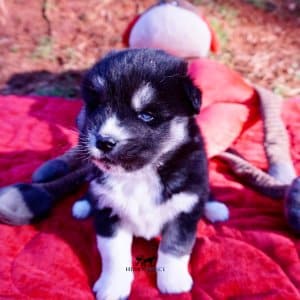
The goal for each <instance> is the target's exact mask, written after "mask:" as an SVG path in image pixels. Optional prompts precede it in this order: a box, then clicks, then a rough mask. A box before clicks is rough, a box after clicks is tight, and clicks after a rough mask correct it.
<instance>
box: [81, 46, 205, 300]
mask: <svg viewBox="0 0 300 300" xmlns="http://www.w3.org/2000/svg"><path fill="white" fill-rule="evenodd" d="M82 94H83V99H84V101H85V105H84V108H83V110H82V111H81V113H80V115H79V119H78V125H79V129H80V141H79V144H80V145H81V147H83V148H84V151H85V152H86V153H88V157H89V158H90V159H91V160H92V161H93V163H94V164H95V165H96V166H97V167H98V168H99V169H100V170H101V171H102V172H101V175H99V176H98V177H97V178H95V179H94V180H93V181H92V182H91V183H90V188H89V198H90V199H91V200H92V202H93V204H94V207H95V212H94V218H95V228H96V233H97V246H98V249H99V252H100V254H101V257H102V272H101V276H100V277H99V279H98V280H97V282H96V283H95V285H94V291H95V293H96V297H97V299H101V300H103V299H122V298H126V297H127V296H128V295H129V294H130V289H131V283H132V280H133V272H130V271H128V269H129V268H130V267H131V263H132V257H131V244H132V239H133V236H138V237H143V238H146V239H151V238H153V237H155V236H158V235H161V242H160V245H159V250H158V258H157V262H156V267H157V286H158V288H159V290H160V291H161V292H162V293H181V292H187V291H189V290H190V289H191V287H192V284H193V281H192V277H191V275H190V274H189V270H188V263H189V258H190V255H191V252H192V249H193V245H194V242H195V236H196V227H197V223H198V221H199V219H200V217H201V216H202V214H203V210H204V205H205V203H206V201H207V200H208V195H209V187H208V165H207V158H206V153H205V147H204V144H203V140H202V137H201V133H200V131H199V128H198V126H197V125H196V122H195V118H194V116H195V115H196V114H197V113H198V112H199V109H200V105H201V92H200V91H199V90H198V89H197V88H196V87H195V85H194V84H193V82H192V80H191V78H189V76H188V75H187V63H186V62H185V61H184V60H182V59H179V58H176V57H174V56H171V55H168V54H166V53H165V52H163V51H160V50H153V49H133V50H125V51H120V52H112V53H110V54H108V55H107V56H106V57H104V58H103V59H102V60H101V61H100V62H98V63H97V64H95V65H94V67H92V68H91V70H90V71H89V72H88V73H87V74H86V76H85V78H84V81H83V87H82ZM161 270H163V271H161Z"/></svg>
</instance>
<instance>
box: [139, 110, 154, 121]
mask: <svg viewBox="0 0 300 300" xmlns="http://www.w3.org/2000/svg"><path fill="white" fill-rule="evenodd" d="M138 118H139V119H140V120H142V121H143V122H146V123H149V122H151V121H153V120H154V116H153V115H152V114H151V113H149V112H141V113H139V114H138Z"/></svg>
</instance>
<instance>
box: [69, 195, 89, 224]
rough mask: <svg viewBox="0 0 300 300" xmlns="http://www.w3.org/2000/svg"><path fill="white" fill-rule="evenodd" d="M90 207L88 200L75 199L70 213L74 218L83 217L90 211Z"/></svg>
mask: <svg viewBox="0 0 300 300" xmlns="http://www.w3.org/2000/svg"><path fill="white" fill-rule="evenodd" d="M91 210H92V207H91V204H90V202H89V201H88V200H85V199H82V200H79V201H76V202H75V203H74V204H73V207H72V215H73V217H74V218H76V219H85V218H87V217H88V216H89V214H90V213H91Z"/></svg>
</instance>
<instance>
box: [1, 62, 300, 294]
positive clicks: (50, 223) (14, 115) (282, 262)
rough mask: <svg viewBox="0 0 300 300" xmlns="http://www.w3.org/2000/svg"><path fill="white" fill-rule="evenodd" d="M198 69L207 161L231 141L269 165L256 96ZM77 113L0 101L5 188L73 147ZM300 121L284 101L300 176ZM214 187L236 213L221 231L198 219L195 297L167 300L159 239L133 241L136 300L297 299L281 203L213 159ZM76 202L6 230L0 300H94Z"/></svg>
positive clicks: (235, 80) (295, 244) (75, 105)
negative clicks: (160, 280) (159, 278)
mask: <svg viewBox="0 0 300 300" xmlns="http://www.w3.org/2000/svg"><path fill="white" fill-rule="evenodd" d="M197 64H198V66H197ZM194 68H195V69H193V68H192V67H191V74H192V75H193V76H194V78H195V81H196V83H197V84H198V85H199V86H200V87H201V88H202V89H203V98H204V109H203V112H202V114H200V116H199V117H198V121H199V124H200V125H201V126H202V129H203V130H204V131H205V136H206V140H207V143H208V152H209V155H210V157H212V156H213V155H214V154H216V153H218V151H221V150H223V148H224V149H225V148H226V147H227V146H228V145H230V144H231V143H232V142H234V143H235V147H236V148H237V149H238V150H239V151H240V152H241V153H242V154H243V155H244V156H245V157H247V158H248V159H249V160H250V161H251V162H253V163H255V164H256V165H258V166H259V167H264V168H265V167H266V160H265V156H264V153H263V148H262V126H261V122H260V121H258V122H256V121H257V119H258V118H259V113H258V109H257V103H256V100H255V95H253V91H252V89H251V88H249V87H248V86H247V85H245V84H244V83H243V81H242V80H241V79H240V78H239V77H238V76H237V75H236V74H234V73H232V72H230V71H228V70H227V69H226V68H224V67H221V66H218V65H216V64H215V63H210V62H208V61H198V62H197V63H196V67H195V65H194ZM80 106H81V103H80V101H69V100H64V99H54V98H33V97H15V96H8V97H0V137H1V138H0V153H1V154H0V184H1V186H5V185H8V184H12V183H15V182H20V181H29V179H30V176H31V174H32V172H33V170H34V169H35V168H36V167H38V166H39V165H40V164H41V163H42V162H43V161H45V160H47V159H49V158H52V157H54V156H55V155H57V154H60V153H62V152H64V151H65V150H66V149H68V148H69V147H70V146H71V145H72V144H74V143H75V142H76V133H75V131H74V130H73V128H75V125H74V120H75V116H76V114H77V112H78V110H79V109H80ZM245 107H246V108H245ZM242 112H244V113H242ZM299 116H300V99H291V100H288V101H286V102H285V105H284V110H283V117H284V120H285V122H286V124H287V128H288V130H289V132H290V136H291V141H292V155H293V159H294V161H295V163H296V168H297V170H298V173H299V171H300V154H299V153H300V151H299V149H300V146H299V145H300V134H299V132H300V117H299ZM238 136H239V138H238V139H237V137H238ZM210 181H211V186H212V189H213V191H214V194H215V196H216V197H217V198H218V199H219V200H221V201H223V202H224V203H226V204H227V205H228V206H229V209H230V214H231V216H230V220H229V221H227V222H224V223H220V224H214V225H212V224H210V223H208V222H206V221H205V220H201V221H200V222H199V226H198V233H197V241H196V245H195V248H194V251H193V254H192V258H191V262H190V270H191V274H192V276H193V279H194V286H193V289H192V291H191V292H190V293H186V294H182V295H177V296H173V295H172V296H166V295H161V294H160V293H159V291H158V290H157V288H156V284H155V278H156V275H155V272H153V266H154V265H155V258H156V252H157V247H158V239H153V240H151V241H145V240H143V239H135V241H134V245H133V265H134V268H135V280H134V283H133V287H132V294H131V297H130V299H199V300H209V299H217V300H219V299H220V300H223V299H231V300H233V299H238V300H242V299H243V300H246V299H249V300H250V299H251V300H254V299H272V300H273V299H284V300H287V299H300V291H299V289H300V262H299V251H300V241H299V240H298V239H297V237H296V236H295V235H293V233H292V232H291V231H290V230H289V228H288V227H287V225H286V223H285V220H284V217H283V209H282V203H281V202H276V201H274V200H271V199H269V198H266V197H263V196H261V195H259V194H257V193H256V192H254V191H253V190H251V189H250V188H248V187H245V186H243V185H242V184H240V183H238V182H237V181H236V179H235V178H234V177H232V175H231V174H230V171H229V169H228V168H227V166H226V165H224V164H222V163H221V162H220V161H218V160H217V159H213V158H212V159H211V160H210ZM78 197H79V194H77V195H72V196H71V197H69V198H67V199H65V200H64V201H63V202H62V203H60V204H59V205H58V206H57V207H56V208H55V209H54V211H53V213H52V214H51V216H50V217H49V218H47V219H45V220H43V221H41V222H39V223H37V224H34V225H28V226H21V227H12V226H7V225H3V224H2V225H0V257H1V261H0V299H1V300H4V299H5V300H6V299H16V300H17V299H20V300H21V299H22V300H26V299H40V300H48V299H49V300H50V299H64V300H68V299H70V300H71V299H72V300H74V299H76V300H81V299H82V300H88V299H93V294H92V292H91V286H92V284H93V283H94V281H95V280H96V279H97V278H98V276H99V273H100V270H101V263H100V257H99V254H98V252H97V249H96V242H95V234H94V230H93V226H92V222H91V220H86V221H77V220H74V219H73V218H72V216H71V205H72V203H73V201H74V199H76V198H78ZM120 251H122V249H120ZM153 257H154V259H151V258H153ZM148 258H149V259H148ZM147 259H148V263H147V262H146V260H147ZM115 284H116V285H117V284H118V283H117V282H116V283H115Z"/></svg>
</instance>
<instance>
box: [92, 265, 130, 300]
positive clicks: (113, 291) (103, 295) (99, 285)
mask: <svg viewBox="0 0 300 300" xmlns="http://www.w3.org/2000/svg"><path fill="white" fill-rule="evenodd" d="M132 280H133V274H132V272H130V271H128V272H126V274H124V275H122V276H120V274H119V275H112V274H103V275H102V274H101V276H100V277H99V279H98V280H97V281H96V282H95V284H94V286H93V291H94V292H95V293H96V299H97V300H120V299H126V298H127V297H128V296H129V294H130V290H131V283H132Z"/></svg>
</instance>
